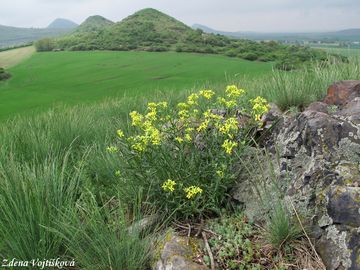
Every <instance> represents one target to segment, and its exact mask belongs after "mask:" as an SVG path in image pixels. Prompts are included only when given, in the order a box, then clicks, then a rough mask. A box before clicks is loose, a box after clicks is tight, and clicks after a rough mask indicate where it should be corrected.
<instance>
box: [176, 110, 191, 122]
mask: <svg viewBox="0 0 360 270" xmlns="http://www.w3.org/2000/svg"><path fill="white" fill-rule="evenodd" d="M178 115H179V116H180V120H186V119H188V118H189V117H190V115H189V111H187V110H181V111H179V112H178Z"/></svg>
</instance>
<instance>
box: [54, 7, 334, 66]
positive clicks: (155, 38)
mask: <svg viewBox="0 0 360 270" xmlns="http://www.w3.org/2000/svg"><path fill="white" fill-rule="evenodd" d="M50 49H62V50H75V51H78V50H85V51H86V50H119V51H122V50H141V51H177V52H196V53H208V54H221V55H226V56H230V57H238V58H242V59H245V60H250V61H261V62H270V61H276V62H277V67H279V68H283V69H286V70H289V69H293V68H295V67H297V66H298V65H300V64H302V63H304V62H307V61H309V60H312V59H316V60H325V59H326V58H327V54H326V52H324V51H320V50H314V49H310V48H306V47H301V46H285V45H281V44H279V43H277V42H255V41H250V40H239V39H233V38H229V37H226V36H223V35H215V34H211V33H204V32H203V31H202V30H194V29H192V28H191V27H189V26H187V25H185V24H184V23H182V22H180V21H178V20H176V19H174V18H172V17H170V16H168V15H166V14H164V13H162V12H160V11H158V10H155V9H151V8H148V9H143V10H140V11H138V12H136V13H135V14H133V15H131V16H129V17H127V18H125V19H124V20H122V21H121V22H117V23H115V24H112V23H111V22H110V21H108V20H106V19H105V18H102V17H100V16H94V17H90V18H89V19H87V20H86V21H85V22H84V23H83V24H82V25H80V27H79V28H78V29H77V30H76V31H75V32H73V33H71V34H70V35H67V36H66V37H63V38H59V39H57V40H56V41H55V43H54V46H53V47H51V48H50Z"/></svg>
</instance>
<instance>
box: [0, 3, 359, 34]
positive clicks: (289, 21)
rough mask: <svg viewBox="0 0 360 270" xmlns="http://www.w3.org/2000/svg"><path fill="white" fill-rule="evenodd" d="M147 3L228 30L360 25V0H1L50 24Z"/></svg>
mask: <svg viewBox="0 0 360 270" xmlns="http://www.w3.org/2000/svg"><path fill="white" fill-rule="evenodd" d="M148 7H152V8H156V9H158V10H160V11H162V12H164V13H167V14H168V15H170V16H173V17H175V18H177V19H178V20H180V21H182V22H184V23H185V24H187V25H189V26H191V25H193V24H195V23H198V24H203V25H206V26H208V27H211V28H214V29H216V30H223V31H256V32H305V31H316V32H318V31H330V30H341V29H347V28H360V16H359V14H360V0H250V1H248V0H0V24H1V25H9V26H18V27H46V26H47V25H48V24H50V23H51V22H52V21H53V20H54V19H56V18H66V19H70V20H72V21H74V22H76V23H81V22H82V21H84V20H85V19H86V18H87V17H88V16H91V15H101V16H104V17H106V18H108V19H110V20H113V21H120V20H121V19H123V18H125V17H127V16H128V15H131V14H132V13H134V12H136V11H137V10H139V9H143V8H148Z"/></svg>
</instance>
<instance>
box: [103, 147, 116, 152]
mask: <svg viewBox="0 0 360 270" xmlns="http://www.w3.org/2000/svg"><path fill="white" fill-rule="evenodd" d="M106 151H108V152H109V153H116V152H117V151H118V148H117V147H116V146H109V147H107V148H106Z"/></svg>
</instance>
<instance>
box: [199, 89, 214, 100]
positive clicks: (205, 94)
mask: <svg viewBox="0 0 360 270" xmlns="http://www.w3.org/2000/svg"><path fill="white" fill-rule="evenodd" d="M199 95H200V96H203V97H204V98H206V99H211V98H212V97H213V96H214V95H215V92H214V91H213V90H201V91H200V92H199Z"/></svg>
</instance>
